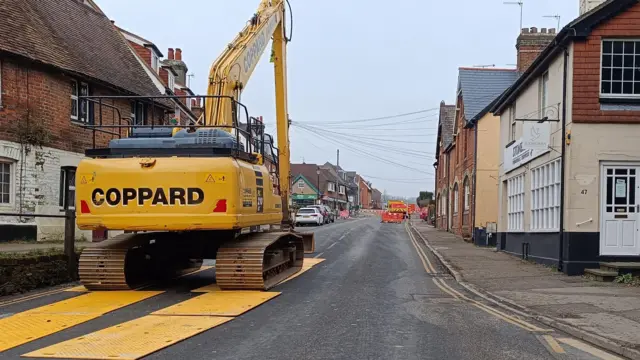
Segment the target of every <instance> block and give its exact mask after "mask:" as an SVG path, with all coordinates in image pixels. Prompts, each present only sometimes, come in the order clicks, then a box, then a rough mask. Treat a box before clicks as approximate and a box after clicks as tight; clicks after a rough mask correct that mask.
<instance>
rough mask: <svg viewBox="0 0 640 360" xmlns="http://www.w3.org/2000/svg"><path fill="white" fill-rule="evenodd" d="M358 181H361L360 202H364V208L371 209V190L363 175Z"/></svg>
mask: <svg viewBox="0 0 640 360" xmlns="http://www.w3.org/2000/svg"><path fill="white" fill-rule="evenodd" d="M358 181H359V182H360V183H359V185H360V203H361V204H362V208H364V209H371V191H370V190H369V188H367V185H366V184H365V183H364V180H363V179H362V178H361V177H358Z"/></svg>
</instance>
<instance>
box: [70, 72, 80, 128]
mask: <svg viewBox="0 0 640 360" xmlns="http://www.w3.org/2000/svg"><path fill="white" fill-rule="evenodd" d="M71 84H72V87H71V120H73V121H78V115H80V102H79V101H78V91H80V84H78V81H77V80H73V79H72V80H71ZM73 84H75V86H76V89H75V91H74V90H73ZM74 109H75V110H76V115H73V110H74Z"/></svg>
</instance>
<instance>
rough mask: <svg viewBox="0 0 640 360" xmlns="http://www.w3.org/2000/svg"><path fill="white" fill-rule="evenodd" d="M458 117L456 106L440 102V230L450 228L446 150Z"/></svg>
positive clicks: (438, 139)
mask: <svg viewBox="0 0 640 360" xmlns="http://www.w3.org/2000/svg"><path fill="white" fill-rule="evenodd" d="M455 118H456V106H455V105H446V104H445V102H444V101H442V102H440V114H439V116H438V137H437V139H436V152H435V153H436V156H437V158H436V162H435V163H434V164H433V166H434V168H435V170H436V179H435V188H436V195H435V197H436V224H435V226H436V227H437V228H438V229H440V230H449V220H448V218H449V217H448V214H449V212H448V206H447V204H448V203H449V200H448V196H449V185H450V183H451V181H450V178H449V172H448V170H447V169H448V164H449V163H450V161H448V160H449V153H448V152H447V151H446V150H447V149H448V148H449V146H450V145H451V143H453V123H454V121H455Z"/></svg>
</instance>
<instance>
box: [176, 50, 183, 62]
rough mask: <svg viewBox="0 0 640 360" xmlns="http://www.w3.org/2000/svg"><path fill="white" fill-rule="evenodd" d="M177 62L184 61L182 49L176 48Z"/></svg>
mask: <svg viewBox="0 0 640 360" xmlns="http://www.w3.org/2000/svg"><path fill="white" fill-rule="evenodd" d="M176 60H182V50H181V49H180V48H176Z"/></svg>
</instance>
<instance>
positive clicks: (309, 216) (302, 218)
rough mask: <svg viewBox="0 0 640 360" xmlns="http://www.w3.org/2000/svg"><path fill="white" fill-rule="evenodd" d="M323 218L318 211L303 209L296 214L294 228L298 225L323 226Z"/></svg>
mask: <svg viewBox="0 0 640 360" xmlns="http://www.w3.org/2000/svg"><path fill="white" fill-rule="evenodd" d="M324 221H325V220H324V216H322V212H321V211H320V209H317V208H315V207H303V208H302V209H300V210H298V212H297V213H296V221H295V226H300V225H318V226H320V225H322V224H324Z"/></svg>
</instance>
